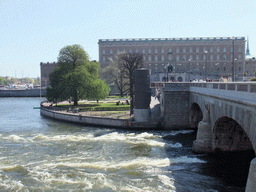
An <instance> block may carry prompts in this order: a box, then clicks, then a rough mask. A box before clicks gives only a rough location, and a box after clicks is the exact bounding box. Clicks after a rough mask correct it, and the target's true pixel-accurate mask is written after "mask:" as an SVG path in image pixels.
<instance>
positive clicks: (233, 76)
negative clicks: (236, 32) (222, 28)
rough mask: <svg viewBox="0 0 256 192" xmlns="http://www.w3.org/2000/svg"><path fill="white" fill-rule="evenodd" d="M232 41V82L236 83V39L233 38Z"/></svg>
mask: <svg viewBox="0 0 256 192" xmlns="http://www.w3.org/2000/svg"><path fill="white" fill-rule="evenodd" d="M231 39H232V45H233V58H232V59H233V62H232V66H233V67H232V81H233V82H234V81H235V67H234V66H235V37H234V36H233V37H231Z"/></svg>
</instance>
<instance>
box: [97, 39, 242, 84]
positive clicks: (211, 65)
mask: <svg viewBox="0 0 256 192" xmlns="http://www.w3.org/2000/svg"><path fill="white" fill-rule="evenodd" d="M245 42H246V41H245V37H232V38H231V37H208V38H203V37H201V38H158V39H155V38H153V39H150V38H148V39H100V40H99V42H98V44H99V62H100V65H101V68H104V67H106V66H108V65H109V64H110V62H111V61H110V59H114V57H115V55H116V54H118V53H119V52H129V53H141V54H142V55H143V61H144V67H145V68H148V69H150V70H151V77H152V78H151V81H163V80H164V79H166V76H169V77H168V79H172V80H176V81H177V80H178V78H180V79H179V80H182V81H188V80H189V79H195V78H197V79H199V78H202V79H206V78H210V79H218V78H220V77H221V76H226V77H229V76H231V77H232V73H234V76H235V80H236V81H238V80H242V78H243V75H244V72H245V71H246V65H245V59H246V57H245ZM168 66H171V68H170V67H169V69H171V70H170V71H168V73H167V69H168ZM233 68H234V69H233ZM233 70H234V72H233Z"/></svg>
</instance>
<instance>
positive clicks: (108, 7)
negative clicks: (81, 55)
mask: <svg viewBox="0 0 256 192" xmlns="http://www.w3.org/2000/svg"><path fill="white" fill-rule="evenodd" d="M255 30H256V0H250V1H249V0H207V1H206V0H94V1H92V0H90V1H88V0H72V1H71V0H36V1H35V0H0V76H11V77H17V78H21V77H29V78H36V77H40V62H54V61H57V58H58V54H59V51H60V49H61V48H63V47H65V46H67V45H73V44H80V45H81V46H82V47H83V48H84V50H85V51H86V52H87V53H88V54H89V57H90V59H91V60H99V56H98V54H99V53H98V41H99V39H122V38H124V39H127V38H179V37H232V36H235V37H236V36H242V37H246V39H247V36H248V37H249V47H250V53H251V55H253V56H255V55H256V33H255Z"/></svg>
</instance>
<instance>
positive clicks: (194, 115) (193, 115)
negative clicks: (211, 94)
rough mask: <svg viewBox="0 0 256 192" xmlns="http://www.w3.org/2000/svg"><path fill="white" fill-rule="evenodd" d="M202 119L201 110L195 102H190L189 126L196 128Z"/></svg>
mask: <svg viewBox="0 0 256 192" xmlns="http://www.w3.org/2000/svg"><path fill="white" fill-rule="evenodd" d="M202 119H203V112H202V110H201V108H200V106H199V105H198V104H197V103H192V105H191V108H190V116H189V120H190V126H191V128H197V127H198V123H199V122H200V121H202Z"/></svg>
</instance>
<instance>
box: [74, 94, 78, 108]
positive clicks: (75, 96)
mask: <svg viewBox="0 0 256 192" xmlns="http://www.w3.org/2000/svg"><path fill="white" fill-rule="evenodd" d="M74 106H78V96H77V91H74Z"/></svg>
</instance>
